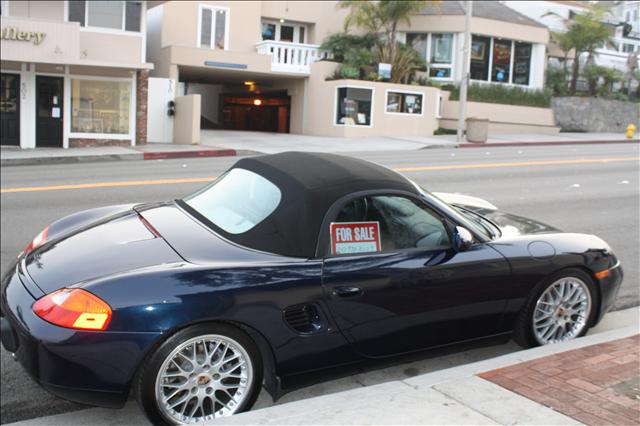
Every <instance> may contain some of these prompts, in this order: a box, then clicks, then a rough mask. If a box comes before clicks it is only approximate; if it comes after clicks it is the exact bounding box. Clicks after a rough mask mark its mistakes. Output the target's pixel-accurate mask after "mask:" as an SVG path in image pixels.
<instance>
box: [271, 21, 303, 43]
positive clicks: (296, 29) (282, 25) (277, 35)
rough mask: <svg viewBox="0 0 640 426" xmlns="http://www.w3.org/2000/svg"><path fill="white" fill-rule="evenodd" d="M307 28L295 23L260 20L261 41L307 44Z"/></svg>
mask: <svg viewBox="0 0 640 426" xmlns="http://www.w3.org/2000/svg"><path fill="white" fill-rule="evenodd" d="M307 33H308V31H307V26H306V25H305V24H300V23H295V22H280V21H275V20H270V19H263V20H262V40H274V41H284V42H287V43H301V44H304V43H307V39H306V37H307Z"/></svg>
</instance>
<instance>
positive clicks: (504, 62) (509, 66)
mask: <svg viewBox="0 0 640 426" xmlns="http://www.w3.org/2000/svg"><path fill="white" fill-rule="evenodd" d="M532 49H533V46H532V44H531V43H521V42H515V41H512V40H503V39H497V38H496V39H492V38H490V37H482V36H475V35H474V36H473V37H472V39H471V55H470V56H471V58H470V61H471V63H470V74H471V79H472V80H479V81H492V82H496V83H510V84H520V85H525V86H528V85H529V80H530V78H529V77H530V73H531V60H532ZM489 69H491V73H489Z"/></svg>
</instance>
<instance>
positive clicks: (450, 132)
mask: <svg viewBox="0 0 640 426" xmlns="http://www.w3.org/2000/svg"><path fill="white" fill-rule="evenodd" d="M433 134H434V135H436V136H438V135H457V134H458V131H457V130H456V129H444V128H442V127H438V128H437V129H436V130H434V131H433Z"/></svg>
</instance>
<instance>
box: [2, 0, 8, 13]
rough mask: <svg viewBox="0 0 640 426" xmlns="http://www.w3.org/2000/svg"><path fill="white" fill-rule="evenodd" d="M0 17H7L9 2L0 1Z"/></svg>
mask: <svg viewBox="0 0 640 426" xmlns="http://www.w3.org/2000/svg"><path fill="white" fill-rule="evenodd" d="M0 16H9V0H0Z"/></svg>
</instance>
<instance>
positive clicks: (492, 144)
mask: <svg viewBox="0 0 640 426" xmlns="http://www.w3.org/2000/svg"><path fill="white" fill-rule="evenodd" d="M637 143H640V139H632V140H624V139H623V140H590V141H560V142H551V141H549V142H489V143H486V142H464V143H461V144H459V145H458V148H485V147H492V148H493V147H500V146H505V147H509V146H551V145H598V144H603V145H606V144H637Z"/></svg>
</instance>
